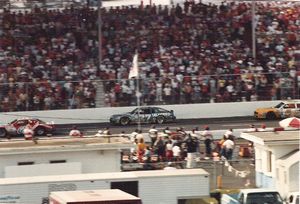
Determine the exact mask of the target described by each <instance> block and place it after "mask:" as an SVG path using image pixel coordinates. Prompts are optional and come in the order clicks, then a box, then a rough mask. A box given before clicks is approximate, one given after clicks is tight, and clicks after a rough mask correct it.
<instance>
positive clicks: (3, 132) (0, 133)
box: [0, 128, 7, 138]
mask: <svg viewBox="0 0 300 204" xmlns="http://www.w3.org/2000/svg"><path fill="white" fill-rule="evenodd" d="M6 135H7V132H6V130H5V129H4V128H1V129H0V138H3V137H6Z"/></svg>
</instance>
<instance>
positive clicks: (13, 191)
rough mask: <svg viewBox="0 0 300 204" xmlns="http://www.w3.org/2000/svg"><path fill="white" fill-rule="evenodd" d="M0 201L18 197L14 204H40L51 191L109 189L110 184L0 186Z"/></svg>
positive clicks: (102, 181)
mask: <svg viewBox="0 0 300 204" xmlns="http://www.w3.org/2000/svg"><path fill="white" fill-rule="evenodd" d="M0 188H1V189H0V192H1V195H0V199H1V197H2V198H6V197H7V198H12V197H18V199H16V200H17V202H16V203H20V204H41V203H42V201H43V199H44V200H46V199H48V197H49V194H50V192H52V191H71V190H72V191H73V190H95V189H110V183H109V182H106V181H104V180H95V181H76V182H72V181H70V182H61V183H59V182H55V183H54V182H53V183H51V182H49V183H35V184H16V185H5V186H3V185H2V186H0Z"/></svg>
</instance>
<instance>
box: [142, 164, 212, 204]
mask: <svg viewBox="0 0 300 204" xmlns="http://www.w3.org/2000/svg"><path fill="white" fill-rule="evenodd" d="M170 171H172V170H170ZM174 171H176V170H174ZM176 184H177V185H176ZM178 184H180V185H178ZM141 189H143V190H141ZM162 192H163V193H162ZM208 195H209V181H208V177H204V176H197V177H195V176H193V177H187V176H181V177H174V178H170V177H167V178H162V177H157V178H153V177H151V178H142V179H140V182H139V197H140V198H142V201H143V204H153V203H154V202H153V201H154V200H155V201H156V202H155V204H177V203H178V202H177V198H183V197H193V196H197V197H199V196H208Z"/></svg>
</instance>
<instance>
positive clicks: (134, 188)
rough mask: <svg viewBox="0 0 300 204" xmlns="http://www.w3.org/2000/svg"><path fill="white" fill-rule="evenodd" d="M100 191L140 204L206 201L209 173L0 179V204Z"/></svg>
mask: <svg viewBox="0 0 300 204" xmlns="http://www.w3.org/2000/svg"><path fill="white" fill-rule="evenodd" d="M103 165H105V164H103ZM101 189H120V190H122V191H124V192H127V193H130V194H131V195H134V196H136V197H139V198H141V200H142V203H143V204H153V203H156V204H177V203H179V202H181V200H184V199H190V198H200V199H206V198H208V197H209V195H210V189H209V173H208V172H206V171H205V170H203V169H175V170H154V171H132V172H111V173H94V174H70V175H53V176H36V177H18V178H3V179H0V203H1V204H2V203H19V204H21V203H22V204H46V203H48V202H49V200H48V198H49V195H50V193H51V192H56V191H83V190H101Z"/></svg>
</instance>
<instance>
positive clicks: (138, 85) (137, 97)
mask: <svg viewBox="0 0 300 204" xmlns="http://www.w3.org/2000/svg"><path fill="white" fill-rule="evenodd" d="M136 86H137V87H136V104H137V107H138V130H141V118H140V106H141V101H140V77H139V74H138V76H137V78H136Z"/></svg>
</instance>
